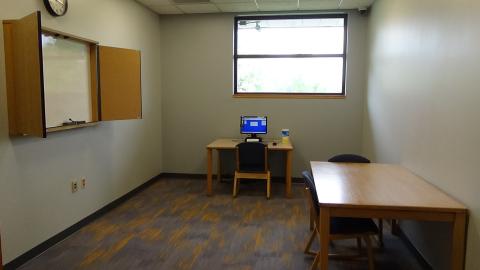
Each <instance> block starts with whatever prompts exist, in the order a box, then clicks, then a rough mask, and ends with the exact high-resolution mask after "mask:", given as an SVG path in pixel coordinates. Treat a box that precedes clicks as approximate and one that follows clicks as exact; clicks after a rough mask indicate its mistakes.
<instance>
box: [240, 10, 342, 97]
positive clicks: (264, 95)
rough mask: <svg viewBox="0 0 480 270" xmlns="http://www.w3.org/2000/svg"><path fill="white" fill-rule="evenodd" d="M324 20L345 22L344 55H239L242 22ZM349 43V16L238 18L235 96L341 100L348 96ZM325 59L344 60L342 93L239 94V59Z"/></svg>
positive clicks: (318, 15) (304, 15)
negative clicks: (341, 20) (336, 58)
mask: <svg viewBox="0 0 480 270" xmlns="http://www.w3.org/2000/svg"><path fill="white" fill-rule="evenodd" d="M322 18H325V19H327V18H338V19H343V20H344V33H343V35H344V42H343V53H342V54H267V55H261V54H254V55H239V54H238V24H239V21H241V20H288V19H322ZM347 42H348V14H346V13H337V14H298V15H262V16H258V15H255V16H236V17H235V19H234V42H233V43H234V51H233V60H234V61H233V62H234V64H233V83H234V86H233V89H234V90H233V96H234V97H242V98H257V97H258V98H299V99H303V98H305V99H309V98H310V99H312V98H313V99H323V98H325V99H337V98H338V99H341V98H345V96H346V76H347V74H346V73H347ZM319 57H320V58H324V57H341V58H342V59H343V67H342V72H343V76H342V92H341V93H308V92H307V93H280V92H272V93H269V92H259V93H254V92H249V93H239V92H238V89H237V87H238V84H237V80H238V74H237V71H238V67H237V66H238V65H237V62H238V59H241V58H246V59H252V58H319Z"/></svg>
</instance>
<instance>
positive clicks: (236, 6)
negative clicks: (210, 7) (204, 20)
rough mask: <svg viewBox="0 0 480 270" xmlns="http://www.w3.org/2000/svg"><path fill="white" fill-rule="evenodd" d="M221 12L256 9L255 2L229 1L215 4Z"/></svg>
mask: <svg viewBox="0 0 480 270" xmlns="http://www.w3.org/2000/svg"><path fill="white" fill-rule="evenodd" d="M216 5H217V7H218V8H219V9H220V10H221V11H222V12H249V11H257V5H256V4H255V3H229V4H216Z"/></svg>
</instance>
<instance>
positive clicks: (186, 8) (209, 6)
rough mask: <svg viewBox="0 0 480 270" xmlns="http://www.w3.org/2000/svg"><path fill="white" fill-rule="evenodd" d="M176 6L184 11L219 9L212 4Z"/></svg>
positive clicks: (214, 10) (196, 11)
mask: <svg viewBox="0 0 480 270" xmlns="http://www.w3.org/2000/svg"><path fill="white" fill-rule="evenodd" d="M177 7H178V8H179V9H180V10H181V11H183V12H185V13H215V12H220V10H219V9H218V8H217V7H216V6H215V5H214V4H209V3H206V4H188V5H177Z"/></svg>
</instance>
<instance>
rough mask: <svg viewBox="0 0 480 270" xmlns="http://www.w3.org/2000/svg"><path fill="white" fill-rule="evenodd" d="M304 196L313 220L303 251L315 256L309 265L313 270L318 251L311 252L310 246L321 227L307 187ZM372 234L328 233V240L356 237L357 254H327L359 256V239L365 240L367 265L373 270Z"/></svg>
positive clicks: (337, 256)
mask: <svg viewBox="0 0 480 270" xmlns="http://www.w3.org/2000/svg"><path fill="white" fill-rule="evenodd" d="M305 196H306V197H307V200H308V202H309V206H310V215H313V219H312V220H313V231H312V233H311V235H310V238H309V239H308V242H307V245H306V246H305V250H304V253H305V254H309V255H313V256H315V260H314V261H313V263H312V266H311V269H312V270H313V269H317V265H318V262H319V256H317V255H318V252H312V250H311V246H312V244H313V240H315V237H317V238H318V239H321V238H320V229H319V228H321V224H320V223H319V216H318V215H317V213H316V211H315V206H314V202H313V200H312V196H311V193H310V190H309V188H308V187H305ZM311 217H312V216H311ZM311 226H312V224H311ZM374 235H375V233H374V232H371V233H356V234H353V233H352V234H333V235H330V236H329V237H330V240H343V239H356V240H357V249H358V255H352V256H347V255H341V254H328V256H329V257H332V258H342V259H350V258H356V257H360V256H361V255H362V254H361V251H362V242H361V241H362V239H363V240H364V241H365V245H366V247H367V257H368V267H369V269H370V270H373V269H374V268H375V265H374V257H373V246H372V241H371V237H372V236H374Z"/></svg>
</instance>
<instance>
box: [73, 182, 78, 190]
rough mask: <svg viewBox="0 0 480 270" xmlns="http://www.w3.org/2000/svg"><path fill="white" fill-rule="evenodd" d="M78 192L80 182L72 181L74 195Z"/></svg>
mask: <svg viewBox="0 0 480 270" xmlns="http://www.w3.org/2000/svg"><path fill="white" fill-rule="evenodd" d="M77 191H78V182H77V181H72V193H75V192H77Z"/></svg>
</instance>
